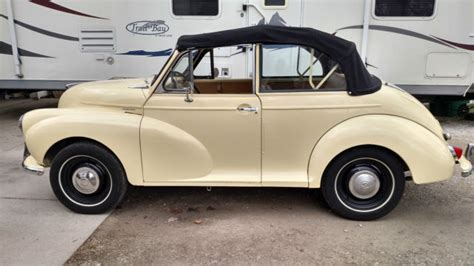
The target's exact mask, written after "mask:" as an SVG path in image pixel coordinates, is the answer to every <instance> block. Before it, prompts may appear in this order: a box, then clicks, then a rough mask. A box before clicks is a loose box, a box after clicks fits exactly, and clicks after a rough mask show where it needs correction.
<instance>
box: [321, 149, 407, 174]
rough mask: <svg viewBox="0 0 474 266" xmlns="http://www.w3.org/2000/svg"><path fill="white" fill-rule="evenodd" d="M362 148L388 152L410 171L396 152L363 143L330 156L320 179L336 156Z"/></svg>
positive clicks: (405, 169)
mask: <svg viewBox="0 0 474 266" xmlns="http://www.w3.org/2000/svg"><path fill="white" fill-rule="evenodd" d="M362 148H374V149H379V150H383V151H385V152H388V153H390V154H391V155H392V156H393V157H394V158H396V159H397V160H398V161H399V162H400V163H401V164H402V165H403V170H404V171H410V168H409V167H408V164H407V163H406V162H405V160H404V159H403V158H402V157H401V156H400V155H399V154H398V153H396V152H395V151H393V150H391V149H389V148H387V147H383V146H380V145H374V144H363V145H357V146H354V147H350V148H347V149H345V150H344V151H342V152H341V153H339V154H338V155H336V156H335V157H334V158H332V160H331V161H329V163H328V165H327V166H326V167H325V169H324V171H323V176H322V178H321V179H323V178H324V175H325V173H326V170H327V168H328V167H329V166H330V165H331V164H332V163H333V162H334V161H335V160H337V159H338V158H340V157H341V156H344V154H346V153H348V152H350V151H352V150H355V149H362Z"/></svg>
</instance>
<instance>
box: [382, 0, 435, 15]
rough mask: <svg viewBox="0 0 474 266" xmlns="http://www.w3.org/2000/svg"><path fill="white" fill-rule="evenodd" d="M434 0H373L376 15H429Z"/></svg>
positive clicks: (432, 8)
mask: <svg viewBox="0 0 474 266" xmlns="http://www.w3.org/2000/svg"><path fill="white" fill-rule="evenodd" d="M434 8H435V0H375V15H376V16H378V17H431V16H433V14H434Z"/></svg>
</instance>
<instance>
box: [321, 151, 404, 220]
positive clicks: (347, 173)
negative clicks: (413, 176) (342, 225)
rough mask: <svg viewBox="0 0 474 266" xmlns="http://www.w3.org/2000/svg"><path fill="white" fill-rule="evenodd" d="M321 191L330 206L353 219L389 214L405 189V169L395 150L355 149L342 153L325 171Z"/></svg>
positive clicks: (341, 214)
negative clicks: (394, 152)
mask: <svg viewBox="0 0 474 266" xmlns="http://www.w3.org/2000/svg"><path fill="white" fill-rule="evenodd" d="M321 185H322V187H321V191H322V193H323V197H324V199H325V200H326V202H327V204H328V205H329V207H330V208H331V209H332V210H333V211H334V212H335V213H336V214H338V215H340V216H342V217H345V218H349V219H353V220H373V219H377V218H380V217H382V216H384V215H386V214H388V213H389V212H390V211H391V210H393V209H394V208H395V206H396V205H397V204H398V202H399V201H400V199H401V197H402V195H403V191H404V189H405V177H404V168H403V164H402V163H401V162H400V160H399V159H398V158H397V157H396V156H394V155H393V154H392V153H391V152H388V151H386V150H383V149H378V148H372V147H368V148H365V147H364V148H355V149H352V150H349V151H346V152H344V153H343V154H341V155H339V156H338V157H337V158H336V159H335V160H334V161H333V162H331V164H330V165H329V166H328V168H327V169H326V171H325V174H324V178H323V180H322V184H321Z"/></svg>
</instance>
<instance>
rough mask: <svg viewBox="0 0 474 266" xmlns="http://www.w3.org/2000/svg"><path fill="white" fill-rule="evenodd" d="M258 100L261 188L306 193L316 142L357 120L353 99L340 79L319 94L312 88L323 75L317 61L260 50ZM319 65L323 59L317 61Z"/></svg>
mask: <svg viewBox="0 0 474 266" xmlns="http://www.w3.org/2000/svg"><path fill="white" fill-rule="evenodd" d="M258 53H259V54H261V56H259V58H260V61H259V64H260V66H259V67H257V69H260V73H259V92H258V96H259V97H260V100H261V102H262V139H263V141H262V143H263V144H262V185H264V186H286V187H306V186H308V164H309V158H310V156H311V153H312V152H313V148H314V146H315V145H316V143H317V141H318V140H319V138H320V137H321V136H322V135H323V134H324V133H325V132H326V131H328V130H329V129H330V128H331V127H333V126H334V125H336V124H338V123H340V122H341V121H343V120H344V119H347V118H348V117H350V116H351V115H357V110H351V109H350V108H351V105H353V103H352V102H351V100H353V98H354V97H352V98H350V96H348V95H347V92H346V91H345V78H344V76H343V75H341V74H337V73H335V74H334V75H333V76H332V77H331V78H330V79H328V80H327V81H326V82H325V84H326V86H324V87H321V88H319V89H313V88H312V87H311V84H310V83H309V73H310V70H309V68H308V67H309V65H310V63H309V62H316V63H314V65H313V68H312V69H311V75H312V78H313V85H315V86H317V85H319V83H320V82H321V81H322V80H323V79H324V78H323V76H324V75H325V73H327V72H328V70H325V67H323V65H324V64H321V62H320V61H315V60H316V57H319V56H320V55H319V54H318V53H316V54H315V58H311V54H310V53H309V52H308V49H304V48H303V47H298V46H293V45H262V46H259V50H258ZM321 60H323V61H324V58H323V57H321Z"/></svg>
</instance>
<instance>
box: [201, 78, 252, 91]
mask: <svg viewBox="0 0 474 266" xmlns="http://www.w3.org/2000/svg"><path fill="white" fill-rule="evenodd" d="M194 86H195V87H196V88H197V92H198V93H203V94H219V93H226V94H240V93H245V94H252V93H253V89H252V79H196V80H194Z"/></svg>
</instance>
